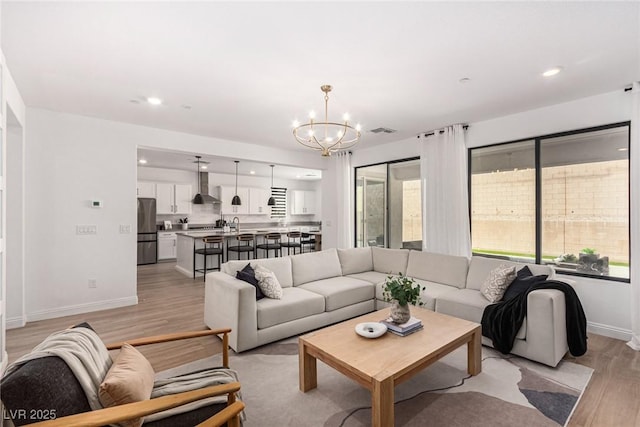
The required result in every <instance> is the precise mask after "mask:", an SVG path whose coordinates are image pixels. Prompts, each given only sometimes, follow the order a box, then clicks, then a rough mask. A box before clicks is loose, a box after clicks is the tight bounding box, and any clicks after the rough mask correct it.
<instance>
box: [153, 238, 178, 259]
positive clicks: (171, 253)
mask: <svg viewBox="0 0 640 427" xmlns="http://www.w3.org/2000/svg"><path fill="white" fill-rule="evenodd" d="M177 241H178V237H177V236H176V233H173V232H168V231H160V232H158V261H161V260H164V259H175V258H176V256H177V249H176V247H177Z"/></svg>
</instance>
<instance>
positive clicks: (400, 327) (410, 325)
mask: <svg viewBox="0 0 640 427" xmlns="http://www.w3.org/2000/svg"><path fill="white" fill-rule="evenodd" d="M380 323H384V324H385V325H386V326H387V330H388V331H389V332H391V333H393V334H396V335H400V336H401V337H405V336H407V335H410V334H412V333H414V332H417V331H419V330H420V329H422V327H423V325H422V320H420V319H417V318H415V317H413V316H411V318H410V319H409V320H408V321H407V322H406V323H394V322H393V321H392V320H391V318H390V317H389V318H387V319H384V320H382V321H381V322H380Z"/></svg>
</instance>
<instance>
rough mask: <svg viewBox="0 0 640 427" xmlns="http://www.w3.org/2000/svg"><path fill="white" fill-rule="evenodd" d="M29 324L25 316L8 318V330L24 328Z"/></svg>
mask: <svg viewBox="0 0 640 427" xmlns="http://www.w3.org/2000/svg"><path fill="white" fill-rule="evenodd" d="M26 324H27V318H26V317H25V316H17V317H9V318H7V324H6V327H7V329H16V328H22V327H23V326H24V325H26Z"/></svg>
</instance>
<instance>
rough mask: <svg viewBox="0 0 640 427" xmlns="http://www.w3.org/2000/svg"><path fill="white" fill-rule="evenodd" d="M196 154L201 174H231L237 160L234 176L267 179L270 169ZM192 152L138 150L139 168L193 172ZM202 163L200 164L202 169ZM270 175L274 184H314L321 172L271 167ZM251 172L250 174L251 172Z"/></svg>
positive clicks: (249, 163)
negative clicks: (203, 167)
mask: <svg viewBox="0 0 640 427" xmlns="http://www.w3.org/2000/svg"><path fill="white" fill-rule="evenodd" d="M199 155H200V157H201V158H200V160H201V161H203V162H208V163H209V164H207V165H205V166H207V168H206V169H200V170H201V171H203V172H211V173H223V174H230V175H231V174H235V173H236V164H235V163H234V160H239V161H240V163H238V175H249V176H251V175H252V176H263V177H268V178H271V167H270V166H269V163H259V162H250V161H247V160H242V159H229V158H225V157H216V156H207V155H201V154H199ZM195 156H196V153H185V152H177V151H159V150H154V149H148V148H138V160H141V159H143V160H146V161H147V163H146V164H139V165H138V166H140V167H155V168H164V169H181V170H187V171H193V172H195V171H196V170H197V167H198V165H197V164H195V163H194V162H195V161H196V157H195ZM202 165H203V164H201V166H202ZM274 166H275V167H274V168H273V176H274V182H275V183H276V184H277V182H278V180H279V179H294V180H295V179H297V180H305V181H316V180H319V179H322V171H321V170H316V169H304V168H296V167H292V166H282V165H274ZM251 172H254V173H251Z"/></svg>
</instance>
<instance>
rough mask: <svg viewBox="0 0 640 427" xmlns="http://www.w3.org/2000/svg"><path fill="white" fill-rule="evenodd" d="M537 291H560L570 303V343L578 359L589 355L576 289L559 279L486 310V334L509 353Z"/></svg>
mask: <svg viewBox="0 0 640 427" xmlns="http://www.w3.org/2000/svg"><path fill="white" fill-rule="evenodd" d="M536 289H558V290H560V291H562V292H564V300H565V303H566V314H567V315H566V317H567V320H566V323H567V343H568V344H569V351H570V352H571V354H572V355H574V356H582V355H583V354H585V353H586V352H587V318H586V317H585V315H584V311H583V310H582V304H580V299H578V295H576V292H575V291H574V290H573V288H572V287H571V286H570V285H568V284H566V283H564V282H559V281H557V280H545V281H544V282H540V283H537V284H535V285H532V286H531V287H529V288H528V289H527V290H526V291H524V292H522V293H521V294H520V295H518V296H516V297H514V298H512V299H510V300H508V301H501V302H499V303H496V304H491V305H488V306H487V307H485V309H484V312H483V313H482V335H484V336H485V337H487V338H490V339H491V340H492V341H493V347H494V348H495V349H496V350H498V351H500V352H502V353H503V354H508V353H509V352H511V349H512V348H513V343H514V342H515V339H516V335H517V334H518V330H519V329H520V327H521V326H522V322H523V321H524V317H525V315H526V314H527V296H528V295H529V292H533V291H535V290H536Z"/></svg>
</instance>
